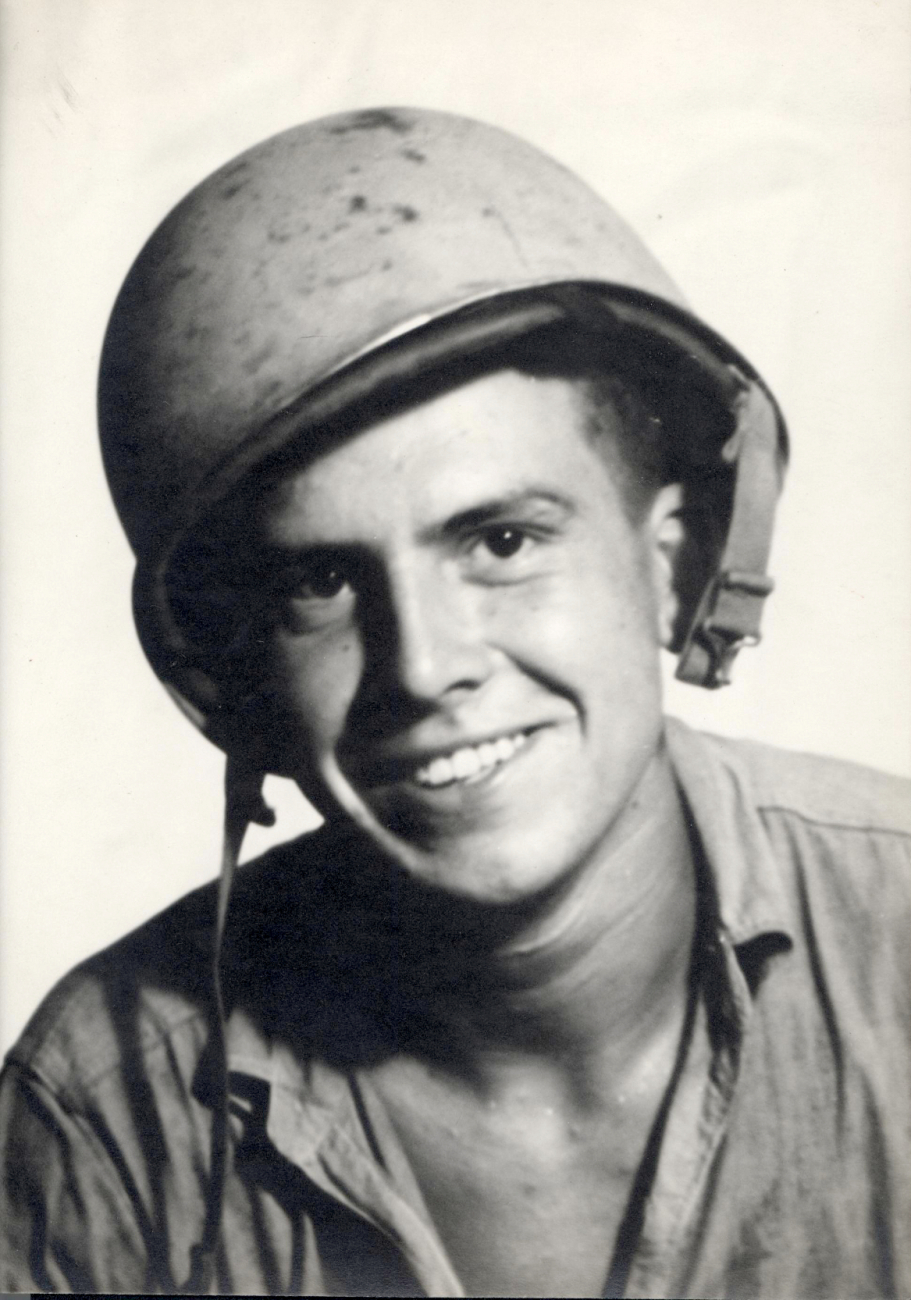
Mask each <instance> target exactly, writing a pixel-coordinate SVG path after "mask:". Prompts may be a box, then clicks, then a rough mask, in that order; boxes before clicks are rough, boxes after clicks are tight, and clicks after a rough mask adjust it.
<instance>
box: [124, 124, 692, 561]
mask: <svg viewBox="0 0 911 1300" xmlns="http://www.w3.org/2000/svg"><path fill="white" fill-rule="evenodd" d="M580 279H587V280H599V281H603V282H608V283H614V284H619V285H625V286H628V287H633V288H636V289H639V290H642V291H644V292H646V293H648V294H650V295H657V296H659V297H661V298H663V299H665V300H668V301H670V302H672V303H676V304H678V305H682V304H683V300H682V298H681V296H680V294H679V292H678V290H677V289H676V288H675V286H674V285H673V283H672V282H671V281H670V279H669V278H668V277H667V276H666V275H665V273H664V272H663V270H662V269H661V267H660V266H659V265H658V263H657V262H656V261H655V259H654V258H653V257H652V256H651V254H650V253H649V252H648V250H647V249H646V248H645V247H644V245H643V244H642V243H641V241H640V240H639V239H638V238H637V237H636V236H635V235H634V234H633V232H632V231H631V230H630V229H629V227H628V226H627V225H626V223H625V222H623V221H622V220H621V219H620V218H619V217H618V216H617V215H616V213H614V212H613V211H612V209H611V208H610V207H608V205H607V204H606V203H605V202H604V201H603V200H602V199H601V198H599V197H598V195H596V194H595V193H594V192H593V191H592V190H591V189H590V188H589V187H588V186H587V185H585V184H584V183H583V182H582V181H580V180H579V179H578V178H577V177H575V176H574V175H573V174H572V173H571V172H569V171H567V170H566V168H564V167H562V166H561V165H560V164H558V163H556V162H554V161H553V160H552V159H550V158H548V157H547V156H546V155H544V154H542V153H541V152H540V151H539V150H537V149H535V148H533V147H532V146H530V145H528V144H526V143H525V142H524V141H522V140H519V139H517V138H516V137H515V136H513V135H510V134H508V133H507V132H505V131H501V130H498V129H496V128H494V127H491V126H486V125H484V124H482V123H479V122H475V121H471V120H469V119H466V118H463V117H455V116H452V115H450V114H446V113H438V112H429V111H427V110H414V109H399V108H393V109H379V110H373V111H366V112H356V113H345V114H340V115H338V116H333V117H327V118H323V119H321V120H319V121H316V122H311V123H308V124H306V125H303V126H298V127H294V128H293V129H291V130H289V131H285V132H283V133H282V134H280V135H277V136H274V137H273V138H271V139H269V140H267V141H265V142H264V143H262V144H259V145H257V146H256V147H254V148H252V149H250V150H248V151H247V152H246V153H243V154H241V155H240V156H239V157H238V158H236V159H235V160H234V161H233V162H230V163H228V164H227V165H226V166H224V167H222V168H221V169H220V170H219V171H217V172H215V173H214V174H213V175H212V176H210V177H208V178H207V179H206V180H205V181H203V182H202V184H200V185H199V186H198V187H197V188H196V189H194V190H193V191H192V192H191V193H190V194H189V195H188V196H187V197H186V198H185V199H184V200H183V201H182V202H181V203H180V204H178V206H177V207H176V208H175V209H174V210H173V211H172V212H171V213H170V214H169V216H168V217H166V218H165V220H164V221H163V222H162V224H161V225H160V226H159V228H158V229H157V230H156V231H155V233H154V234H153V235H152V237H151V238H150V239H149V241H148V243H147V244H146V246H145V247H144V248H143V250H142V252H141V253H140V254H139V257H138V258H137V259H136V262H135V264H134V266H133V268H132V270H131V271H130V273H129V275H128V277H127V280H126V282H125V284H124V286H123V289H122V291H121V293H120V295H119V297H118V299H117V303H116V305H115V307H114V311H113V314H112V316H111V321H110V325H109V328H108V332H107V337H106V339H105V344H104V351H103V356H102V363H101V378H100V387H99V418H100V427H101V439H102V448H103V453H104V459H105V466H106V469H107V473H108V476H109V479H110V484H111V489H112V492H113V495H114V500H115V504H116V506H117V509H118V511H119V513H120V516H121V519H122V521H123V524H124V527H125V529H126V532H127V535H128V537H129V539H130V541H131V544H132V545H133V548H134V550H136V551H137V553H139V554H142V553H143V552H146V551H147V550H148V549H149V547H150V546H151V547H154V545H155V542H156V540H157V539H158V538H159V537H160V534H161V531H162V528H165V529H166V528H167V521H168V520H169V519H170V518H171V517H172V516H173V514H174V510H175V506H176V504H177V502H178V501H180V500H181V499H183V498H184V497H185V496H186V495H187V494H192V493H193V492H194V491H195V490H196V489H197V488H198V486H199V484H200V482H201V481H202V479H203V478H204V477H205V476H206V474H207V473H208V472H209V471H210V470H211V469H212V468H213V467H214V466H215V465H217V464H220V463H221V462H223V461H224V459H225V458H226V457H229V456H230V454H231V453H232V451H233V450H234V449H236V448H237V447H238V446H239V444H240V443H241V442H243V441H244V440H245V439H246V438H247V436H248V435H249V433H250V432H251V431H252V430H254V429H255V428H256V427H257V426H261V425H263V424H264V423H265V422H266V421H268V420H269V418H270V417H271V416H273V415H274V414H275V413H276V412H278V411H280V410H281V409H283V408H284V407H286V406H288V405H289V404H290V403H292V402H294V401H295V400H296V399H298V398H299V397H300V395H301V394H302V393H303V392H305V391H307V390H308V389H310V388H312V387H313V386H315V385H316V384H318V383H319V382H320V381H322V380H323V379H325V378H326V377H327V376H329V375H331V374H333V373H335V372H337V371H338V370H340V369H342V368H343V367H344V366H345V365H346V364H347V363H348V362H349V361H351V360H352V359H353V358H355V357H357V356H358V355H359V354H361V353H363V352H365V351H367V350H369V349H371V348H374V347H376V346H377V344H378V343H379V342H380V341H382V340H383V339H385V338H388V337H389V336H390V335H392V334H394V333H396V332H400V331H402V330H405V329H407V328H408V327H409V326H411V325H415V324H419V323H421V322H424V321H427V320H431V319H435V318H437V317H440V316H443V315H446V314H447V313H449V312H451V311H452V310H453V309H455V308H457V307H459V306H461V305H463V304H465V303H467V302H471V301H474V300H477V299H482V298H487V297H491V296H494V295H498V294H502V293H504V292H507V291H510V290H516V289H522V288H527V287H531V286H535V285H542V284H548V283H555V282H557V283H558V282H562V281H574V280H580Z"/></svg>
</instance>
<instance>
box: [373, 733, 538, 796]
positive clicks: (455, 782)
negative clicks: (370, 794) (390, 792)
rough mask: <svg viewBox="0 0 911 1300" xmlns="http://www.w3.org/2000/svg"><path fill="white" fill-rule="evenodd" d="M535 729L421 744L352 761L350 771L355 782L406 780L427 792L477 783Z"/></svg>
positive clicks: (502, 764)
mask: <svg viewBox="0 0 911 1300" xmlns="http://www.w3.org/2000/svg"><path fill="white" fill-rule="evenodd" d="M538 730H540V728H539V727H537V726H535V727H526V728H522V729H516V730H514V731H504V732H501V733H500V734H499V735H496V734H494V735H491V736H487V737H485V738H484V739H483V740H479V741H474V742H469V743H465V742H462V743H461V744H455V745H450V746H448V747H446V748H443V747H442V746H441V747H439V748H438V749H434V750H429V749H426V748H422V749H421V750H420V751H414V750H412V751H410V752H403V753H401V754H395V755H384V756H382V757H379V756H378V757H376V758H373V759H372V760H371V761H369V762H366V763H363V764H362V763H357V764H355V765H353V768H354V770H352V769H351V768H349V772H350V775H351V776H352V777H353V779H354V780H355V781H356V782H357V783H358V784H362V785H366V786H388V785H398V784H401V783H408V784H410V785H412V787H417V788H418V789H420V790H425V791H428V792H434V791H437V790H442V789H445V788H447V787H452V786H460V785H471V784H476V783H478V782H480V781H482V780H483V779H484V778H485V777H487V776H489V775H490V774H492V773H493V772H494V771H496V770H497V769H499V768H502V767H505V766H506V765H507V764H508V763H509V762H511V761H512V759H513V758H515V756H516V754H518V753H519V752H520V751H521V750H522V749H523V748H524V747H525V745H526V744H527V743H528V741H529V739H530V738H531V737H532V735H533V734H534V733H535V732H537V731H538Z"/></svg>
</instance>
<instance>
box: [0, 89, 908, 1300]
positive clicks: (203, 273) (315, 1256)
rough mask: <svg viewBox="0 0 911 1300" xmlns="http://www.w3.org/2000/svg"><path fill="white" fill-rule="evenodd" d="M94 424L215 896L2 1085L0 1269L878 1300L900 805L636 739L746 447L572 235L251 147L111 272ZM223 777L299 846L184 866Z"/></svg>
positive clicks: (497, 162)
mask: <svg viewBox="0 0 911 1300" xmlns="http://www.w3.org/2000/svg"><path fill="white" fill-rule="evenodd" d="M100 425H101V435H102V443H103V449H104V456H105V464H106V468H107V472H108V476H109V480H110V484H111V490H112V492H113V495H114V499H115V502H116V504H117V507H118V510H119V512H120V515H121V518H122V521H123V524H124V527H125V529H126V531H127V534H128V536H129V538H130V541H131V544H132V546H133V549H134V551H135V554H136V559H137V567H136V580H135V586H134V608H135V614H136V622H137V627H138V630H139V635H140V638H141V640H142V644H143V646H144V648H145V650H146V653H147V655H148V657H149V659H150V661H151V664H152V666H153V668H154V669H155V671H156V673H157V674H158V676H159V677H160V678H161V680H162V681H163V682H164V684H165V686H166V687H167V688H168V690H169V691H170V692H171V694H172V695H173V696H174V698H175V700H176V701H177V703H178V704H179V705H180V706H181V708H183V710H184V711H185V712H186V713H187V715H188V716H189V717H190V718H191V720H192V721H193V722H194V723H195V724H196V725H197V726H198V727H200V728H201V729H202V730H203V731H204V733H205V734H206V735H207V736H208V737H209V738H210V739H211V740H212V741H213V742H214V743H215V744H217V745H218V746H220V747H221V748H222V749H223V750H224V752H225V753H226V755H227V769H226V773H227V774H226V818H225V852H224V862H223V870H222V873H221V879H220V882H219V883H218V884H217V885H212V886H209V887H206V888H204V889H202V890H199V891H197V892H196V893H194V894H192V895H190V896H189V897H188V898H186V899H183V900H182V901H180V902H179V903H177V904H175V905H174V906H173V907H171V908H169V909H168V910H167V911H166V912H165V913H163V914H162V915H161V916H159V917H157V918H155V919H154V920H153V921H151V922H149V923H148V924H146V925H144V926H143V927H141V928H140V929H139V930H138V931H136V932H135V933H134V934H132V935H130V936H128V937H127V938H126V939H124V940H122V941H121V942H119V943H118V944H116V945H114V947H112V948H111V949H108V950H107V951H106V952H103V953H101V954H100V955H99V956H98V957H96V958H93V959H92V960H90V961H88V962H86V963H84V964H83V965H82V966H80V967H79V968H78V969H77V970H76V971H74V972H73V973H72V974H71V975H69V976H68V977H67V978H66V979H65V980H64V981H62V983H61V984H60V985H59V986H58V987H57V989H55V990H54V991H53V992H52V993H51V995H50V996H49V998H48V999H47V1000H46V1002H45V1004H44V1005H43V1007H42V1008H41V1009H39V1011H38V1013H37V1015H36V1016H35V1018H34V1019H33V1020H32V1022H31V1024H30V1026H29V1027H28V1028H27V1030H26V1031H25V1033H24V1035H23V1037H22V1039H21V1040H20V1042H19V1044H18V1045H17V1046H16V1047H15V1048H14V1049H13V1051H12V1052H11V1054H10V1057H9V1060H8V1064H7V1066H6V1070H5V1074H4V1081H3V1085H2V1092H0V1104H2V1111H0V1115H2V1124H3V1131H4V1149H5V1156H4V1159H5V1165H4V1174H3V1185H2V1192H0V1196H2V1200H3V1211H2V1229H0V1232H2V1242H3V1246H2V1259H3V1268H4V1271H3V1274H2V1277H0V1281H2V1282H3V1284H4V1285H5V1286H6V1287H7V1288H9V1289H16V1288H22V1289H26V1290H29V1289H47V1290H77V1291H95V1292H104V1291H159V1292H165V1293H169V1292H175V1291H179V1290H189V1291H194V1292H195V1291H200V1290H209V1291H215V1292H241V1293H243V1292H249V1293H262V1292H268V1293H273V1292H280V1293H287V1292H292V1293H295V1292H296V1293H303V1294H309V1295H313V1294H334V1295H342V1294H374V1295H379V1294H390V1295H403V1294H429V1295H452V1296H455V1295H462V1294H469V1295H546V1296H553V1295H593V1296H594V1295H605V1294H606V1295H615V1296H619V1295H630V1296H632V1295H638V1296H679V1295H696V1296H728V1295H730V1296H739V1295H749V1296H750V1297H760V1296H768V1297H781V1296H796V1295H800V1296H820V1297H822V1296H831V1295H834V1294H838V1295H844V1296H861V1295H864V1296H868V1295H874V1294H875V1295H898V1294H907V1293H908V1292H909V1290H911V1258H909V1248H908V1237H907V1225H908V1223H909V1222H911V1186H909V1160H908V1155H909V1151H908V1134H909V1131H911V1092H909V1089H908V1087H907V1079H908V1075H909V1053H911V1044H909V1034H908V1032H907V1031H908V1010H907V1008H908V999H907V989H908V965H909V961H908V946H907V943H906V941H905V934H906V929H905V926H906V924H907V914H908V907H909V904H908V888H907V885H908V877H907V867H908V846H909V835H911V813H909V806H908V801H907V798H906V794H905V788H904V787H903V786H902V785H901V783H899V782H898V781H897V780H895V779H893V778H889V777H885V776H881V775H878V774H876V773H871V772H868V771H865V770H863V769H860V768H855V767H852V766H847V765H844V764H841V763H835V762H832V761H828V760H823V759H817V758H810V757H807V756H798V755H788V754H784V753H781V752H778V751H774V750H771V749H768V748H766V747H762V746H758V745H752V744H748V743H737V742H731V741H723V740H719V739H716V738H709V737H706V736H703V735H700V734H696V733H694V732H692V731H690V730H688V729H687V728H685V727H683V726H682V725H681V724H679V723H674V722H673V721H671V720H668V719H666V718H665V717H664V716H663V712H662V704H661V691H660V675H659V650H660V649H661V648H662V647H664V648H666V649H668V650H671V651H673V652H675V653H677V654H678V656H679V668H678V675H679V676H681V677H682V678H683V679H684V680H686V681H689V682H692V683H694V684H697V685H702V686H705V687H710V688H712V687H717V686H720V685H722V684H724V683H725V682H727V681H728V678H729V674H730V669H731V664H732V661H733V658H734V655H735V654H736V652H737V650H738V649H739V648H740V647H741V646H742V645H744V644H748V643H753V642H755V641H756V640H758V634H759V618H760V611H761V607H762V602H763V599H764V598H765V596H766V595H767V594H768V592H769V591H770V589H771V581H770V579H769V578H768V577H767V575H766V561H767V557H768V549H769V541H770V536H771V528H772V518H773V512H774V507H775V502H776V498H777V494H778V490H779V487H780V483H781V478H782V474H783V469H784V463H785V459H786V435H785V429H784V424H783V421H782V418H781V415H780V413H779V411H778V409H777V407H776V404H775V402H774V399H773V398H772V396H771V395H770V393H769V391H768V389H767V388H766V387H765V385H764V384H763V383H762V381H761V380H760V378H759V377H758V376H757V375H756V373H755V372H754V370H753V369H752V368H751V366H750V365H749V364H748V363H747V362H746V361H745V360H744V358H743V357H741V356H740V355H739V354H738V353H737V352H736V351H735V350H734V349H733V348H732V347H731V346H730V345H729V344H728V343H727V342H725V341H724V340H723V339H721V338H720V337H719V336H718V335H717V334H715V333H714V332H713V331H712V330H710V329H709V328H708V327H707V326H706V325H704V324H702V323H701V322H700V321H698V320H697V319H696V318H695V317H694V316H693V315H692V314H691V313H690V312H689V310H688V309H687V307H686V305H685V303H684V302H683V300H682V299H681V297H680V295H679V293H678V291H677V289H676V288H675V286H674V285H673V284H672V283H671V282H670V281H669V280H668V278H667V277H666V276H665V274H664V273H663V271H662V270H661V269H660V268H659V267H658V266H657V265H656V263H655V262H654V261H653V259H652V258H651V257H650V255H649V254H648V252H647V251H646V250H645V249H644V248H643V247H642V245H641V244H640V243H639V242H638V241H637V239H636V237H635V236H634V235H633V234H632V233H631V231H630V230H629V229H628V228H627V227H626V226H625V225H624V224H623V223H622V222H621V221H620V220H619V219H618V218H617V216H616V215H615V214H614V213H613V211H612V210H611V209H610V208H609V207H607V206H606V205H605V204H604V203H603V202H602V201H601V200H600V199H599V198H598V197H597V196H596V195H594V194H593V193H592V192H591V191H590V190H589V189H588V188H587V187H586V186H584V185H583V184H582V183H581V182H580V181H578V180H577V179H576V178H574V177H573V176H572V175H570V174H569V173H568V172H566V171H565V170H564V169H563V168H561V167H560V166H558V165H557V164H556V163H554V162H552V161H551V160H550V159H548V158H546V157H544V156H542V155H541V154H540V153H538V152H537V151H536V150H534V149H532V148H531V147H529V146H528V145H526V144H524V143H522V142H521V141H519V140H516V139H515V138H513V137H511V136H509V135H507V134H504V133H502V132H500V131H498V130H495V129H493V128H490V127H487V126H484V125H481V124H479V123H476V122H472V121H469V120H466V119H462V118H457V117H452V116H449V115H446V114H441V113H434V112H428V111H424V110H419V111H413V110H401V109H379V110H374V111H368V112H357V113H350V114H344V115H341V116H336V117H331V118H327V119H323V120H321V121H318V122H315V123H311V124H308V125H305V126H302V127H298V128H295V129H293V130H291V131H288V132H286V133H284V134H282V135H279V136H276V137H274V138H273V139H271V140H268V141H266V142H265V143H263V144H261V145H259V146H258V147H256V148H254V149H251V150H250V151H249V152H247V153H246V154H243V155H241V157H239V158H238V159H236V160H235V161H234V162H232V163H230V164H228V165H227V166H226V167H224V168H222V169H221V170H220V171H218V172H216V173H215V174H214V175H213V176H211V177H209V178H208V179H207V180H206V181H204V182H203V183H202V184H201V185H200V186H199V187H198V188H197V189H195V190H194V191H193V192H192V193H191V194H190V195H189V196H188V197H187V198H186V199H185V200H184V201H183V202H182V203H181V204H180V205H179V206H178V207H177V208H176V209H175V210H174V211H173V212H172V213H171V214H170V216H168V217H167V218H166V220H165V221H164V222H163V224H162V225H161V226H160V227H159V229H158V230H157V231H156V232H155V234H154V235H153V236H152V238H151V239H150V241H149V243H148V244H147V245H146V247H145V248H144V249H143V251H142V252H141V253H140V255H139V258H138V260H137V262H136V264H135V265H134V267H133V269H132V271H131V272H130V274H129V276H128V278H127V281H126V283H125V285H124V288H123V290H122V292H121V294H120V296H119V298H118V301H117V303H116V306H115V308H114V311H113V315H112V317H111V322H110V326H109V329H108V334H107V338H106V342H105V348H104V354H103V358H102V367H101V381H100ZM269 772H272V773H278V774H280V775H284V776H289V777H292V778H294V779H295V780H296V781H297V782H298V783H299V785H300V787H301V789H302V790H303V792H304V794H305V795H306V796H307V798H308V799H309V800H310V801H311V802H312V803H313V804H314V806H315V807H316V808H317V809H318V810H319V812H320V813H321V814H322V816H323V818H324V824H323V826H322V827H321V828H320V829H319V830H318V831H316V832H314V833H313V834H311V835H308V836H305V837H303V838H301V839H299V840H296V841H294V842H292V843H289V844H285V845H282V846H281V847H279V848H277V849H275V850H273V851H271V852H269V853H268V854H266V855H265V856H264V857H263V858H261V859H260V860H258V861H256V862H254V863H252V864H249V865H247V866H245V867H244V868H243V869H242V870H241V871H239V872H238V873H237V874H236V878H235V866H236V862H237V857H238V853H239V849H240V843H241V840H242V838H243V834H244V831H245V829H246V827H247V825H248V824H249V822H250V821H251V820H268V816H269V814H268V810H267V809H266V808H265V805H264V804H263V800H262V794H261V790H262V780H263V776H264V774H265V773H269ZM900 1081H904V1082H900Z"/></svg>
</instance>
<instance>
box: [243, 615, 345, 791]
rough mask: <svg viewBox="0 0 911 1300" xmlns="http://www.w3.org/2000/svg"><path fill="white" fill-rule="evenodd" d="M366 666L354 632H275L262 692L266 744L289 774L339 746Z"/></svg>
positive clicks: (291, 774) (299, 771)
mask: <svg viewBox="0 0 911 1300" xmlns="http://www.w3.org/2000/svg"><path fill="white" fill-rule="evenodd" d="M362 670H363V652H362V649H361V645H360V641H359V638H358V637H357V636H356V635H354V634H348V635H345V636H341V637H332V638H329V637H324V638H319V639H311V638H305V637H295V636H293V635H291V634H289V633H287V632H282V631H279V632H276V634H275V636H274V639H273V642H272V645H271V647H270V650H269V653H268V655H267V661H266V672H265V676H264V682H263V691H262V696H263V700H264V704H265V710H266V715H267V717H268V724H267V726H268V732H269V735H268V737H267V747H268V750H269V752H270V753H271V754H272V755H273V756H274V762H275V763H276V764H280V765H281V768H282V769H283V774H284V775H288V776H298V775H299V774H300V773H301V772H302V770H303V769H307V770H309V769H310V768H311V767H312V765H313V763H314V760H315V759H317V758H318V756H319V755H320V754H322V753H325V752H326V751H327V750H331V749H334V748H335V746H336V744H337V742H338V740H339V738H340V736H341V735H342V733H343V731H344V728H345V722H346V719H347V717H348V713H349V710H350V708H351V704H352V702H353V701H354V699H355V696H356V695H357V691H358V687H359V684H360V680H361V675H362Z"/></svg>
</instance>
